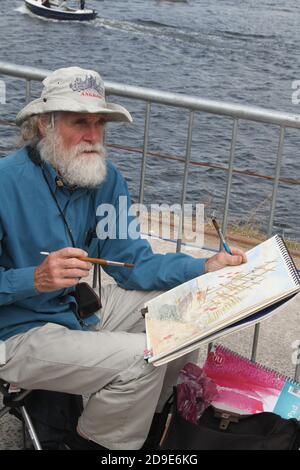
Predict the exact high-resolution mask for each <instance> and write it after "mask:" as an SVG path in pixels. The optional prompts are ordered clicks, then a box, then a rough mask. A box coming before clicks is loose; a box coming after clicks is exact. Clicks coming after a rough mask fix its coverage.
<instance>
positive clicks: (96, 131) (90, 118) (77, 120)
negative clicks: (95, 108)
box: [57, 112, 105, 156]
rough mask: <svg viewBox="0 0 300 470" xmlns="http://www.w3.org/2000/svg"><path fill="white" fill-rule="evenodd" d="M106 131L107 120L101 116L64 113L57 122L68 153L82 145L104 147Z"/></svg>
mask: <svg viewBox="0 0 300 470" xmlns="http://www.w3.org/2000/svg"><path fill="white" fill-rule="evenodd" d="M104 129H105V118H104V116H103V115H101V114H90V113H72V112H64V113H61V117H60V118H59V119H58V121H57V130H58V133H59V135H60V136H61V138H62V143H63V145H64V148H65V150H66V151H69V150H71V149H72V148H73V147H74V146H76V145H78V144H81V143H87V144H92V145H94V144H101V145H103V137H104ZM88 153H89V152H86V154H87V156H88Z"/></svg>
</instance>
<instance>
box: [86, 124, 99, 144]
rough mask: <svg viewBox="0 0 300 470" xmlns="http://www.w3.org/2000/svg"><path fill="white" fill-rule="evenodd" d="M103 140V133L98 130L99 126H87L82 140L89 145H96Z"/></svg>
mask: <svg viewBox="0 0 300 470" xmlns="http://www.w3.org/2000/svg"><path fill="white" fill-rule="evenodd" d="M102 138H103V131H102V129H101V130H100V129H99V126H89V127H88V129H86V131H85V133H84V136H83V140H85V141H86V142H91V143H98V142H100V141H101V139H102Z"/></svg>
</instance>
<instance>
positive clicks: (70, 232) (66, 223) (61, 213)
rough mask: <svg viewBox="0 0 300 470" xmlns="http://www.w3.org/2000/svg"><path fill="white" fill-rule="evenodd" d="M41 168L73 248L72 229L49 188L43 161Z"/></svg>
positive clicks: (50, 189)
mask: <svg viewBox="0 0 300 470" xmlns="http://www.w3.org/2000/svg"><path fill="white" fill-rule="evenodd" d="M41 169H42V173H43V176H44V179H45V181H46V183H47V185H48V188H49V191H50V193H51V196H52V198H53V200H54V201H55V204H56V205H57V208H58V210H59V213H60V215H61V216H62V218H63V221H64V224H65V226H66V229H67V231H68V235H69V237H70V240H71V243H72V246H73V248H75V241H74V238H73V235H72V230H71V229H70V226H69V224H68V221H67V219H66V217H65V214H64V213H63V211H62V208H61V207H60V205H59V203H58V200H57V197H56V196H55V193H54V191H53V189H52V188H51V185H50V183H49V181H48V178H47V176H46V172H45V168H44V165H43V163H41Z"/></svg>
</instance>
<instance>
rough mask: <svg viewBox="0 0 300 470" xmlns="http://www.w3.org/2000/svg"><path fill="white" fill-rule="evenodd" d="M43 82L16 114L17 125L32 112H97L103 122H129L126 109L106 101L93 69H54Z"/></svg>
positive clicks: (129, 116) (103, 88) (101, 81)
mask: <svg viewBox="0 0 300 470" xmlns="http://www.w3.org/2000/svg"><path fill="white" fill-rule="evenodd" d="M43 85H44V88H43V91H42V94H41V97H40V98H38V99H36V100H34V101H31V103H29V104H27V105H26V106H25V107H24V108H23V109H22V110H21V111H20V112H19V113H18V115H17V117H16V124H17V125H18V126H20V125H21V124H22V122H23V121H25V120H26V119H28V118H29V117H31V116H34V115H35V114H44V113H51V112H55V111H71V112H75V113H101V114H104V115H105V117H106V120H107V121H120V122H132V117H131V115H130V113H129V112H128V111H127V109H126V108H124V107H123V106H120V105H118V104H115V103H108V102H107V101H106V99H105V87H104V82H103V80H102V78H101V76H100V75H99V73H97V72H95V71H94V70H85V69H82V68H80V67H67V68H62V69H58V70H55V71H54V72H53V73H51V74H50V75H49V76H48V77H46V78H45V79H44V80H43Z"/></svg>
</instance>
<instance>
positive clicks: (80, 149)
mask: <svg viewBox="0 0 300 470" xmlns="http://www.w3.org/2000/svg"><path fill="white" fill-rule="evenodd" d="M84 152H88V153H97V154H98V155H100V156H104V155H105V148H104V146H103V145H101V144H98V143H97V144H88V143H86V142H82V143H80V144H78V145H76V148H75V156H76V157H77V156H78V155H81V154H82V153H84Z"/></svg>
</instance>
